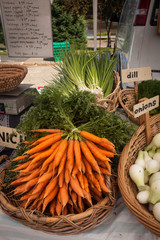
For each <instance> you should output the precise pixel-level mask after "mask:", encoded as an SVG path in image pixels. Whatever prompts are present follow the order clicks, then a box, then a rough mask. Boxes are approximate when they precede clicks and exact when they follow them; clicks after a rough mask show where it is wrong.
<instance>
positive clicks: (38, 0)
mask: <svg viewBox="0 0 160 240" xmlns="http://www.w3.org/2000/svg"><path fill="white" fill-rule="evenodd" d="M0 4H1V12H2V22H3V28H4V32H5V39H6V43H7V49H8V54H9V56H11V57H12V56H13V57H52V56H53V40H52V26H51V9H50V0H45V1H44V0H34V1H33V0H0Z"/></svg>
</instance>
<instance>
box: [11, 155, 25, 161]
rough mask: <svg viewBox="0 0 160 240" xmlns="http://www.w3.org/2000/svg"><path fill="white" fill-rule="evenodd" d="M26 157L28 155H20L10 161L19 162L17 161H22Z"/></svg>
mask: <svg viewBox="0 0 160 240" xmlns="http://www.w3.org/2000/svg"><path fill="white" fill-rule="evenodd" d="M26 157H28V155H22V156H18V157H15V158H13V159H12V161H14V162H15V161H19V160H22V159H25V158H26Z"/></svg>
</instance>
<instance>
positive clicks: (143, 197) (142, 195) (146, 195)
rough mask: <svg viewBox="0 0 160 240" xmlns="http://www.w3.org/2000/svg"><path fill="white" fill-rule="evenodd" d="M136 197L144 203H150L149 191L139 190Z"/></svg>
mask: <svg viewBox="0 0 160 240" xmlns="http://www.w3.org/2000/svg"><path fill="white" fill-rule="evenodd" d="M136 198H137V200H138V202H139V203H142V204H146V203H148V199H149V191H147V190H144V191H141V192H139V193H138V194H137V196H136Z"/></svg>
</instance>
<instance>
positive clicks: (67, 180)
mask: <svg viewBox="0 0 160 240" xmlns="http://www.w3.org/2000/svg"><path fill="white" fill-rule="evenodd" d="M70 177H71V175H70V172H69V169H68V168H67V166H66V167H65V170H64V179H65V183H66V184H68V183H69V181H70Z"/></svg>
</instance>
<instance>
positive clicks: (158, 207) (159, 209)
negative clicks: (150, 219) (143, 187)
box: [153, 202, 160, 222]
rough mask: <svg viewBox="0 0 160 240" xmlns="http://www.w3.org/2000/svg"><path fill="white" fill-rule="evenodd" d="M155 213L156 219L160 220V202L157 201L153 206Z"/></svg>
mask: <svg viewBox="0 0 160 240" xmlns="http://www.w3.org/2000/svg"><path fill="white" fill-rule="evenodd" d="M153 215H154V217H155V219H156V220H158V221H159V222H160V202H158V203H156V204H155V205H154V206H153Z"/></svg>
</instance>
